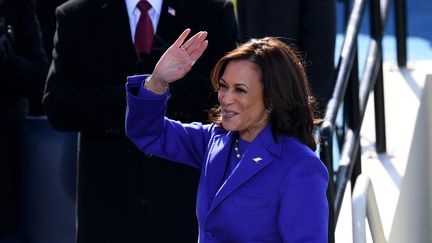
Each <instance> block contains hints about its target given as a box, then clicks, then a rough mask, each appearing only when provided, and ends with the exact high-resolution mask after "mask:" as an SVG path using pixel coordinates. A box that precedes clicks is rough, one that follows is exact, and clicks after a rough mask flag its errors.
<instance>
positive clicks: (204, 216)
mask: <svg viewBox="0 0 432 243" xmlns="http://www.w3.org/2000/svg"><path fill="white" fill-rule="evenodd" d="M188 34H189V30H186V31H185V32H183V33H182V34H181V35H180V36H179V38H178V39H177V40H176V41H175V42H174V44H173V45H172V46H171V47H170V48H169V49H168V50H167V52H166V53H165V54H164V55H163V56H162V58H161V59H160V60H159V62H158V63H157V65H156V67H155V69H154V71H153V72H152V73H151V75H148V74H147V75H135V76H131V77H128V82H127V84H126V94H127V105H128V108H127V111H128V112H127V114H126V133H127V136H128V137H129V138H130V139H131V141H132V142H133V143H134V144H135V145H136V146H137V147H138V148H139V149H140V150H141V151H143V152H144V153H153V154H156V155H159V156H161V157H164V158H168V159H171V160H173V161H177V163H184V164H186V165H189V166H193V167H195V168H198V169H200V170H201V177H200V183H199V188H198V192H197V217H198V223H199V240H198V242H199V243H207V242H218V243H228V242H236V243H237V242H242V243H243V242H271V243H282V242H291V243H293V242H302V243H306V242H307V243H323V242H327V232H328V227H327V225H328V203H327V198H326V189H327V184H328V180H329V178H328V173H327V170H326V167H325V165H324V164H323V163H322V161H321V160H320V159H319V158H318V157H317V155H316V154H315V153H314V150H315V149H316V142H315V139H314V137H313V130H314V129H315V126H316V122H317V121H316V119H315V117H314V115H313V112H312V110H313V108H312V106H311V103H312V102H311V99H309V96H310V90H309V87H308V83H307V78H306V74H305V71H304V68H303V65H302V64H301V63H300V61H299V60H298V58H297V56H296V53H295V52H294V51H293V50H292V49H291V48H290V47H289V46H287V45H286V44H284V43H283V42H281V41H279V40H277V39H276V38H272V37H267V38H262V39H252V40H250V41H248V42H246V43H244V44H242V45H240V46H239V47H237V48H236V49H234V50H233V51H231V52H229V53H227V54H226V55H225V56H224V57H223V58H221V60H220V61H219V62H218V63H217V64H216V65H215V67H214V69H213V71H212V76H211V80H212V84H213V87H214V88H215V90H217V92H218V100H219V104H220V106H219V109H217V110H215V114H214V116H213V117H214V121H213V123H212V124H204V125H203V124H202V123H199V122H194V123H182V122H179V121H174V120H172V119H169V118H167V117H165V116H164V113H165V107H166V103H167V102H166V101H167V98H168V94H169V92H168V90H169V89H170V87H171V85H172V84H173V83H175V82H181V81H180V80H179V79H180V78H181V77H183V76H184V75H185V74H186V73H187V72H188V71H189V70H190V68H191V66H192V65H193V63H194V62H195V61H196V60H197V59H198V58H199V57H200V55H201V53H202V52H203V51H204V49H205V48H206V47H207V46H210V45H211V43H210V44H209V43H208V42H207V41H206V40H205V38H206V32H204V31H203V32H200V33H198V34H197V35H194V36H193V37H191V38H190V39H188V40H186V37H187V35H188Z"/></svg>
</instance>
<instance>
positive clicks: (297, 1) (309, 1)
mask: <svg viewBox="0 0 432 243" xmlns="http://www.w3.org/2000/svg"><path fill="white" fill-rule="evenodd" d="M237 3H238V6H237V9H238V21H239V30H240V33H241V38H242V39H247V38H251V37H255V38H256V37H264V36H277V37H284V38H286V39H285V42H286V43H289V44H292V45H294V47H297V49H298V50H299V51H300V54H301V56H302V57H303V59H304V61H305V64H306V71H307V74H308V79H309V84H310V86H311V89H312V91H313V93H314V95H315V96H316V98H317V99H318V101H319V103H320V107H319V108H320V109H321V110H323V109H325V106H326V103H327V101H328V100H329V99H330V98H331V96H332V93H333V88H334V83H335V82H334V78H333V71H334V51H335V38H336V2H335V0H320V1H316V0H274V1H266V0H237Z"/></svg>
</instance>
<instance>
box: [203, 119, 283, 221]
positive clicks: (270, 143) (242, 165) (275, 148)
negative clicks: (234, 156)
mask: <svg viewBox="0 0 432 243" xmlns="http://www.w3.org/2000/svg"><path fill="white" fill-rule="evenodd" d="M281 148H282V146H281V143H279V144H276V143H275V142H274V140H273V137H272V135H271V131H270V126H267V127H266V128H265V129H264V130H263V131H261V133H260V134H259V135H258V136H257V138H256V139H255V140H254V141H253V142H252V144H250V145H249V148H248V149H247V152H246V153H245V154H244V156H243V158H242V159H241V160H240V162H239V165H238V166H237V168H236V169H235V170H234V171H233V172H232V174H231V175H230V177H229V178H228V180H226V182H225V184H223V185H222V186H221V187H220V188H219V190H218V191H217V192H216V195H215V197H214V199H213V201H212V203H211V205H210V209H209V211H208V212H209V213H210V212H211V211H212V210H213V209H215V208H216V207H217V206H218V205H219V204H220V203H221V202H222V201H223V200H224V199H225V198H226V197H228V196H229V195H230V194H231V193H232V192H233V191H234V190H236V189H237V188H239V187H240V186H242V185H243V184H244V183H245V182H247V181H248V180H249V179H250V178H252V177H253V176H254V175H256V174H257V173H258V172H259V171H261V170H262V169H264V168H265V167H266V166H267V165H269V164H270V163H271V162H272V161H273V159H274V157H275V156H280V151H281Z"/></svg>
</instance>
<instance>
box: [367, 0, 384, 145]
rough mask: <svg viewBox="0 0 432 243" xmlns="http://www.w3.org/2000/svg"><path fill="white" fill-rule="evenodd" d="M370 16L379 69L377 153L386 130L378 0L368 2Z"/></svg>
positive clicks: (375, 92) (376, 108)
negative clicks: (376, 46)
mask: <svg viewBox="0 0 432 243" xmlns="http://www.w3.org/2000/svg"><path fill="white" fill-rule="evenodd" d="M370 17H371V21H370V23H371V37H372V38H373V39H375V40H376V43H377V45H378V51H379V53H380V54H381V55H379V56H380V57H379V59H378V61H379V68H378V69H379V71H378V76H377V80H376V82H375V89H374V102H375V132H376V150H377V152H378V153H385V152H386V151H387V149H386V147H387V145H386V132H385V109H384V85H383V67H382V63H383V58H382V35H383V31H384V28H383V26H382V18H381V5H380V1H379V0H371V2H370Z"/></svg>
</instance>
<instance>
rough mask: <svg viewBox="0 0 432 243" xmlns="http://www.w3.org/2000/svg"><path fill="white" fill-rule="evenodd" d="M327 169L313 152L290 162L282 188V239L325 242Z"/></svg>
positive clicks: (280, 222)
mask: <svg viewBox="0 0 432 243" xmlns="http://www.w3.org/2000/svg"><path fill="white" fill-rule="evenodd" d="M327 183H328V173H327V170H326V168H325V166H324V164H323V163H322V162H321V161H320V160H319V159H318V158H317V157H316V156H314V155H307V157H306V158H304V159H303V160H301V161H297V163H295V164H293V165H292V166H291V168H290V170H289V173H288V174H287V175H286V177H285V179H284V181H283V183H282V187H281V188H282V189H281V192H280V193H281V198H282V200H281V209H280V214H279V230H280V232H281V235H282V238H283V242H305V243H306V242H307V243H321V242H327V240H328V238H327V234H328V203H327V197H326V190H327Z"/></svg>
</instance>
